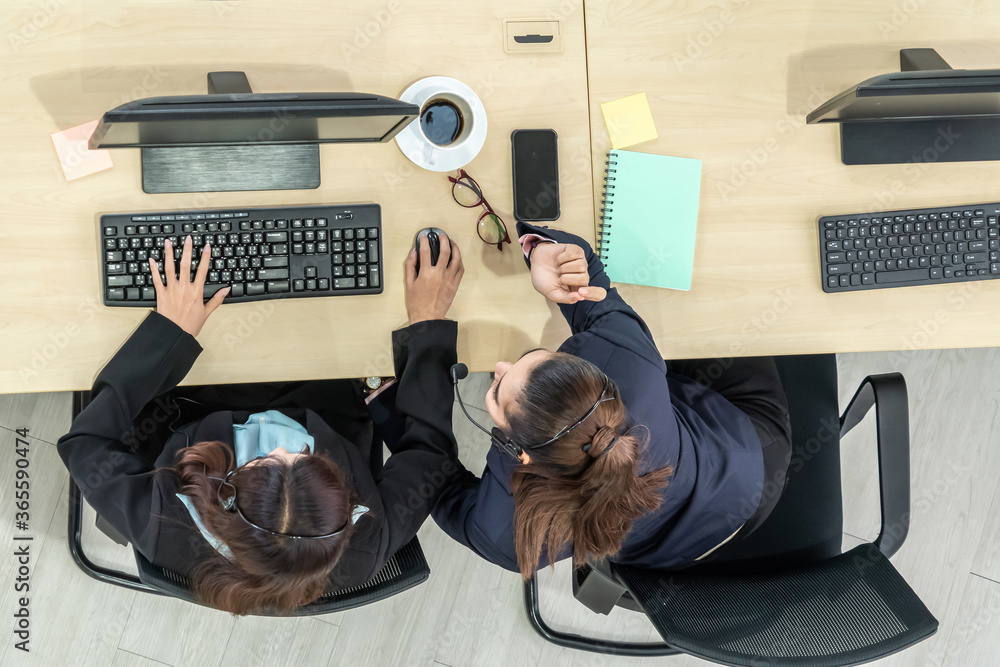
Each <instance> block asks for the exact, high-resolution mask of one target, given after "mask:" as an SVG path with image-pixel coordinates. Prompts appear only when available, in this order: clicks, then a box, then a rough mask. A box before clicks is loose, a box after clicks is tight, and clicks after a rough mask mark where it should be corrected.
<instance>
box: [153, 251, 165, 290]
mask: <svg viewBox="0 0 1000 667" xmlns="http://www.w3.org/2000/svg"><path fill="white" fill-rule="evenodd" d="M149 272H150V273H151V274H153V289H154V290H156V294H157V295H159V294H160V290H162V289H163V287H164V285H163V280H161V279H160V267H158V266H157V265H156V260H155V259H153V258H152V257H150V258H149ZM157 298H159V297H157Z"/></svg>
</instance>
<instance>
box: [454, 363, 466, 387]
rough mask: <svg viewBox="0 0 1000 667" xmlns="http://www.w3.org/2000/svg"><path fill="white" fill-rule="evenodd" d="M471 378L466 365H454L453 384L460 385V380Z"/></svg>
mask: <svg viewBox="0 0 1000 667" xmlns="http://www.w3.org/2000/svg"><path fill="white" fill-rule="evenodd" d="M467 377H469V367H468V366H466V365H465V364H454V365H452V367H451V383H452V384H454V385H457V384H458V381H459V380H464V379H465V378H467Z"/></svg>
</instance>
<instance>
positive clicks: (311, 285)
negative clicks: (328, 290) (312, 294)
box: [306, 278, 317, 291]
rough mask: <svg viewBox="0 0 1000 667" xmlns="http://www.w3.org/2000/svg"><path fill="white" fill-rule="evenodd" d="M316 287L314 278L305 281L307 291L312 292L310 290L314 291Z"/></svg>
mask: <svg viewBox="0 0 1000 667" xmlns="http://www.w3.org/2000/svg"><path fill="white" fill-rule="evenodd" d="M316 287H317V285H316V279H315V278H310V279H309V280H307V281H306V289H307V290H310V291H312V290H315V289H316Z"/></svg>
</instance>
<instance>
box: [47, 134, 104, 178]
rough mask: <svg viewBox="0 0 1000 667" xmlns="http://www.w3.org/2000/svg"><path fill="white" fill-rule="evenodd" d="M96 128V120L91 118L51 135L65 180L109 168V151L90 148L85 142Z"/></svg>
mask: <svg viewBox="0 0 1000 667" xmlns="http://www.w3.org/2000/svg"><path fill="white" fill-rule="evenodd" d="M95 128H97V121H96V120H92V121H90V122H89V123H84V124H83V125H77V126H76V127H71V128H69V129H66V130H63V131H62V132H55V133H53V135H52V143H53V145H55V147H56V155H58V156H59V166H60V167H62V170H63V175H65V176H66V180H67V181H72V180H75V179H77V178H82V177H84V176H89V175H90V174H95V173H97V172H99V171H104V170H105V169H111V167H112V166H114V165H112V164H111V153H109V152H108V151H106V150H94V151H92V150H90V149H89V148H87V142H88V141H90V135H92V134H93V133H94V129H95Z"/></svg>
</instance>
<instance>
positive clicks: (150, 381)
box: [56, 312, 201, 550]
mask: <svg viewBox="0 0 1000 667" xmlns="http://www.w3.org/2000/svg"><path fill="white" fill-rule="evenodd" d="M200 353H201V346H200V345H199V344H198V342H197V341H196V340H195V339H194V336H192V335H191V334H189V333H187V332H185V331H184V330H183V329H181V328H180V327H179V326H177V325H176V324H174V323H173V322H171V321H170V320H168V319H167V318H165V317H163V316H162V315H160V314H158V313H155V312H151V313H150V314H149V315H148V316H147V317H146V319H144V320H143V321H142V323H141V324H140V325H139V327H138V328H137V329H136V330H135V332H134V333H133V334H132V335H131V336H130V337H129V339H128V340H127V341H126V342H125V344H124V345H122V347H121V348H120V349H119V350H118V352H117V353H116V354H115V355H114V357H112V359H111V361H109V362H108V364H107V366H105V367H104V369H103V370H102V371H101V372H100V374H99V375H98V376H97V380H96V381H95V383H94V386H93V389H92V390H91V392H92V398H91V401H90V404H89V405H87V407H86V408H84V409H83V411H81V412H80V414H79V415H77V417H76V419H74V420H73V423H72V424H71V425H70V430H69V433H67V434H66V435H64V436H62V437H61V438H59V441H58V443H57V445H56V446H57V448H58V451H59V456H60V457H62V460H63V463H65V464H66V467H67V468H68V469H69V473H70V476H72V478H73V480H74V481H75V482H76V484H77V486H79V487H80V490H81V491H82V492H83V495H84V497H85V498H86V499H87V502H89V503H90V504H91V505H92V506H93V508H94V509H95V510H96V511H97V513H98V514H99V515H100V516H102V517H104V518H105V519H106V520H107V521H108V522H109V523H110V524H111V525H112V526H114V527H115V528H116V529H117V530H118V531H120V532H121V533H122V534H123V535H125V537H127V538H128V539H129V541H131V542H132V543H133V544H136V545H137V546H139V545H144V544H149V542H150V540H154V539H155V536H156V530H157V529H156V525H155V524H156V522H154V521H151V512H152V508H153V499H154V494H155V493H156V492H157V491H156V489H155V484H154V479H153V478H154V475H155V470H154V468H152V467H151V466H150V465H149V463H147V462H146V460H145V459H143V458H142V457H141V456H139V454H138V453H136V451H135V450H134V449H133V448H132V447H131V446H130V445H129V442H131V441H132V437H133V436H132V432H133V431H132V429H133V420H134V419H135V418H136V416H137V415H138V414H139V412H140V411H141V410H142V409H143V407H144V406H145V405H146V404H147V403H149V402H150V401H152V400H153V399H154V398H156V396H158V395H160V394H163V393H165V392H167V391H169V390H170V389H172V388H173V387H175V386H176V385H177V384H178V383H179V382H180V381H181V380H182V379H184V376H185V375H186V374H187V372H188V371H189V370H190V368H191V366H192V365H193V364H194V361H195V359H197V358H198V355H199V354H200ZM140 550H142V549H140Z"/></svg>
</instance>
